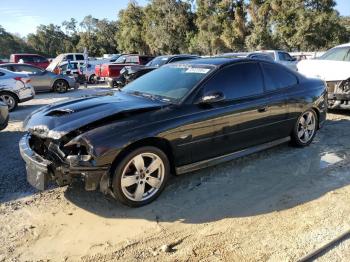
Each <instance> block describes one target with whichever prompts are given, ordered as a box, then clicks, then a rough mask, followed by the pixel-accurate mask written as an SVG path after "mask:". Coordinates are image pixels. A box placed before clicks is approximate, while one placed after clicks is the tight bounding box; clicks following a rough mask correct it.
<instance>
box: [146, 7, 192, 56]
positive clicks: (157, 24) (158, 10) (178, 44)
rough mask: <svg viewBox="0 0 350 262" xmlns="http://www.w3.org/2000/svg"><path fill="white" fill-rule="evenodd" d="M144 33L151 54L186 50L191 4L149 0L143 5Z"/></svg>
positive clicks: (189, 31)
mask: <svg viewBox="0 0 350 262" xmlns="http://www.w3.org/2000/svg"><path fill="white" fill-rule="evenodd" d="M144 12H145V16H144V22H143V27H144V34H145V41H146V44H147V45H148V46H149V49H150V51H151V53H153V54H174V53H181V52H187V49H188V48H187V46H188V44H187V34H190V33H191V16H192V15H191V5H190V4H188V3H187V2H184V1H177V0H151V1H150V3H149V4H148V5H147V6H146V7H145V11H144Z"/></svg>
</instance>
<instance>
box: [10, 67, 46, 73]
mask: <svg viewBox="0 0 350 262" xmlns="http://www.w3.org/2000/svg"><path fill="white" fill-rule="evenodd" d="M14 68H15V70H16V72H26V73H30V74H39V73H41V70H40V69H38V68H35V67H31V66H25V65H16V66H14Z"/></svg>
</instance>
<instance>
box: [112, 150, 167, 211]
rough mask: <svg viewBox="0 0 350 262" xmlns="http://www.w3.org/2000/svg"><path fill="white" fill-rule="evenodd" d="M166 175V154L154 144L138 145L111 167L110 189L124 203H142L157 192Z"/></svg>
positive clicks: (152, 199) (161, 189)
mask: <svg viewBox="0 0 350 262" xmlns="http://www.w3.org/2000/svg"><path fill="white" fill-rule="evenodd" d="M169 176H170V164H169V160H168V158H167V156H166V154H165V153H164V152H163V151H162V150H160V149H159V148H156V147H152V146H145V147H140V148H138V149H136V150H133V151H131V152H130V153H129V154H127V155H126V156H125V157H124V158H123V159H122V160H121V161H120V162H119V164H118V165H117V166H116V167H115V169H114V170H113V182H112V188H113V193H114V195H115V196H116V197H117V199H118V200H119V201H120V202H121V203H123V204H125V205H127V206H130V207H140V206H144V205H147V204H149V203H151V202H152V201H154V200H155V199H156V198H157V197H158V196H159V195H160V194H161V192H162V191H163V190H164V188H165V185H166V183H167V180H168V178H169Z"/></svg>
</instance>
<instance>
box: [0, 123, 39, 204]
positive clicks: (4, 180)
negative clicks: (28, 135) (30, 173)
mask: <svg viewBox="0 0 350 262" xmlns="http://www.w3.org/2000/svg"><path fill="white" fill-rule="evenodd" d="M23 135H24V133H23V132H20V131H6V129H5V131H2V132H1V133H0V163H1V169H0V203H1V202H4V201H10V200H15V199H17V198H21V197H23V196H26V195H29V194H33V193H34V192H36V190H34V189H33V188H31V187H30V185H29V184H28V183H27V179H26V172H25V166H24V162H23V161H22V159H21V157H20V154H19V148H18V142H19V140H20V138H21V137H22V136H23Z"/></svg>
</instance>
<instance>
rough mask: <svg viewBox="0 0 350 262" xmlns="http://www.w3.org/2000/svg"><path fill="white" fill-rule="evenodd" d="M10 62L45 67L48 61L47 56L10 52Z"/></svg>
mask: <svg viewBox="0 0 350 262" xmlns="http://www.w3.org/2000/svg"><path fill="white" fill-rule="evenodd" d="M10 63H25V64H30V65H34V66H37V67H40V68H42V69H46V67H48V66H49V64H50V62H49V60H48V59H47V58H45V57H43V56H41V55H36V54H12V55H11V56H10Z"/></svg>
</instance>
